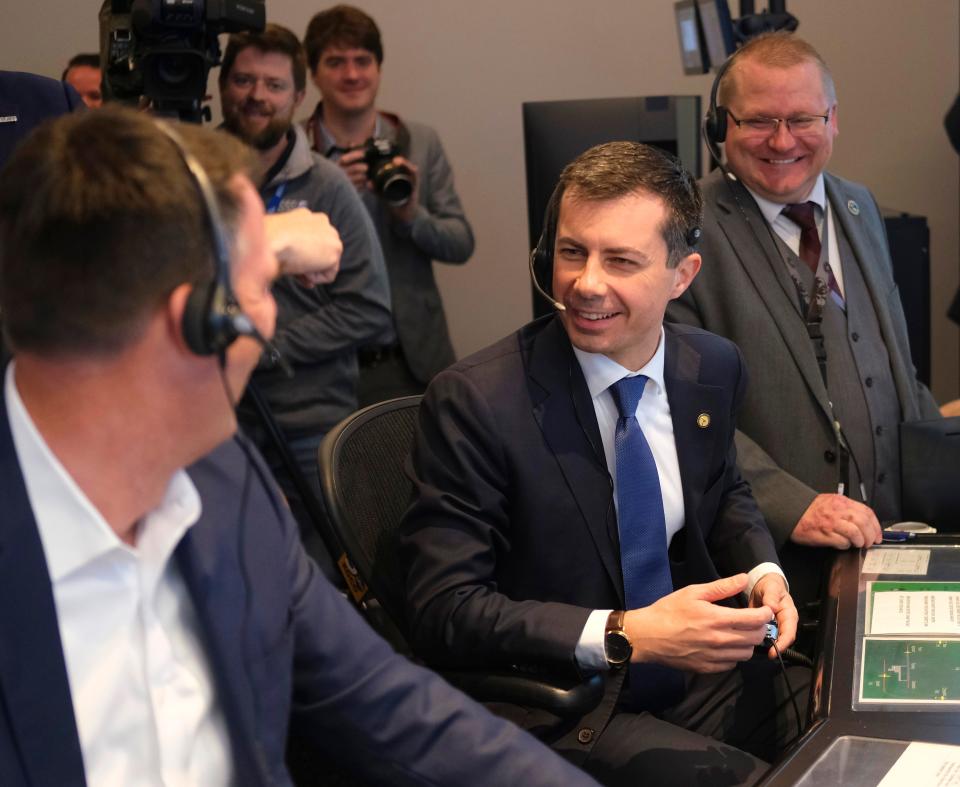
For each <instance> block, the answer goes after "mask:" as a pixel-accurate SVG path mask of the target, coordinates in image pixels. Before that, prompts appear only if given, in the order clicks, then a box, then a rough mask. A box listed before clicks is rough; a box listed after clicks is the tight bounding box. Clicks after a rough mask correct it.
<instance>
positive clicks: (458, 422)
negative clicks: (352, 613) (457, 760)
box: [402, 316, 777, 729]
mask: <svg viewBox="0 0 960 787" xmlns="http://www.w3.org/2000/svg"><path fill="white" fill-rule="evenodd" d="M665 337H666V348H665V359H664V375H665V383H666V388H667V395H668V397H669V401H670V410H671V417H672V420H673V428H674V437H675V442H676V447H677V456H678V460H679V465H680V476H681V479H682V485H683V502H684V512H685V523H684V527H683V528H682V529H681V530H680V531H679V532H678V533H677V534H676V535H675V536H674V538H673V541H672V543H671V546H670V559H671V570H672V573H673V582H674V587H676V588H679V587H683V586H685V585H688V584H690V583H694V582H709V581H712V580H715V579H717V578H719V577H720V576H724V575H729V574H734V573H737V572H740V571H748V570H749V569H751V568H753V567H754V566H756V565H757V564H759V563H762V562H765V561H770V562H777V557H776V550H775V548H774V544H773V540H772V538H771V536H770V533H769V531H768V530H767V528H766V525H765V524H764V521H763V519H762V517H761V516H760V513H759V511H758V509H757V506H756V504H755V502H754V500H753V497H752V495H751V493H750V489H749V487H748V485H747V484H746V482H744V481H743V479H742V478H741V477H740V473H739V470H738V469H737V465H736V450H735V448H734V444H733V435H734V430H735V423H736V417H735V413H736V408H737V404H738V402H739V400H740V398H741V397H742V394H743V389H744V386H745V384H746V379H745V371H744V367H743V363H742V359H741V357H740V353H739V350H737V348H736V346H735V345H733V344H732V343H731V342H729V341H727V340H726V339H722V338H720V337H718V336H715V335H713V334H709V333H707V332H705V331H702V330H699V329H695V328H688V327H686V326H673V325H667V326H665ZM703 414H706V415H707V416H709V424H708V425H706V426H704V425H703V424H704V420H705V419H703V418H702V417H701V416H702V415H703ZM611 471H612V469H609V470H608V468H607V466H606V460H605V457H604V453H603V444H602V442H601V439H600V432H599V428H598V426H597V419H596V415H595V412H594V408H593V403H592V400H591V398H590V393H589V391H588V389H587V386H586V381H585V380H584V377H583V373H582V371H581V369H580V364H579V363H578V362H577V359H576V356H575V355H574V353H573V350H572V348H571V346H570V342H569V340H568V338H567V335H566V332H565V330H564V328H563V326H562V324H561V322H560V320H559V319H558V318H556V317H553V316H550V317H546V318H543V319H541V320H538V321H536V322H533V323H531V324H529V325H527V326H526V327H524V328H523V329H521V330H520V331H519V332H518V333H516V334H514V335H512V336H509V337H507V338H506V339H504V340H502V341H500V342H498V343H497V344H495V345H493V346H492V347H489V348H487V349H486V350H483V351H481V352H479V353H477V354H476V355H474V356H471V357H470V358H467V359H464V360H463V361H461V362H459V363H457V364H456V365H454V366H453V367H451V368H450V369H448V370H446V371H444V372H441V373H440V374H439V375H438V376H437V377H436V378H435V379H434V381H433V382H432V383H431V385H430V387H429V388H428V390H427V393H426V396H425V398H424V401H423V404H422V406H421V409H420V434H419V436H418V438H417V440H416V442H415V446H414V451H413V455H412V473H413V477H414V482H415V484H416V485H417V489H418V495H417V498H416V501H415V502H414V504H413V506H412V508H411V509H410V511H409V512H408V514H407V518H406V520H405V523H404V528H403V542H402V543H403V549H404V557H405V560H406V562H407V564H408V566H409V570H408V575H407V598H408V616H409V621H408V622H409V627H410V629H411V636H412V639H413V641H414V643H415V647H416V649H417V650H418V651H419V653H420V654H421V655H423V656H424V657H425V658H427V659H428V660H430V661H432V662H435V663H447V664H450V663H458V664H464V663H470V664H497V665H501V666H505V665H518V666H520V667H521V668H522V669H524V670H526V671H538V670H539V671H551V672H555V673H556V672H558V671H559V672H563V671H569V670H574V669H575V658H574V652H575V649H576V645H577V642H578V640H579V638H580V635H581V633H582V630H583V626H584V624H585V623H586V620H587V617H588V616H589V614H590V612H591V611H592V610H593V609H623V608H624V592H623V575H622V572H621V569H620V547H619V538H618V530H617V518H616V511H615V508H614V503H613V481H612V478H611ZM619 675H620V676H622V675H623V673H622V672H621V673H619ZM620 680H622V678H621V679H620ZM620 680H611V681H608V684H610V685H611V686H612V688H609V689H608V694H610V693H611V692H613V693H615V692H616V691H617V690H618V688H619V685H620ZM608 699H609V697H608ZM613 699H614V700H615V697H614V698H613ZM612 707H613V702H605V703H602V704H601V707H600V709H598V711H596V712H595V714H596V713H600V714H601V716H603V714H606V716H607V717H608V716H609V714H610V712H611V710H612ZM582 724H583V725H584V726H589V727H592V728H593V729H603V727H604V726H605V724H606V718H595V717H594V716H591V717H590V718H589V721H588V720H584V721H583V722H582ZM578 726H579V725H578Z"/></svg>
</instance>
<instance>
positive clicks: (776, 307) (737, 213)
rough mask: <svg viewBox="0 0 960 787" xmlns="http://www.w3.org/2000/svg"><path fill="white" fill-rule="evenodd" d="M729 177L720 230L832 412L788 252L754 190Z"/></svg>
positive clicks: (722, 192)
mask: <svg viewBox="0 0 960 787" xmlns="http://www.w3.org/2000/svg"><path fill="white" fill-rule="evenodd" d="M724 180H726V186H727V187H725V188H722V189H717V191H716V200H715V204H716V207H717V212H718V216H719V217H721V218H722V217H723V216H727V217H728V219H727V220H721V221H720V222H719V224H720V230H721V231H722V232H723V233H724V234H725V235H726V236H727V240H728V241H729V244H730V249H731V250H732V252H733V253H734V254H735V255H736V256H737V259H738V260H739V261H740V264H741V266H743V269H744V270H745V271H746V273H747V275H748V276H749V277H750V279H751V280H752V281H753V284H754V286H755V287H756V290H757V293H758V294H759V296H760V299H761V300H762V301H763V303H764V305H765V306H766V308H767V310H768V311H769V312H770V314H771V315H773V317H774V318H775V319H771V320H770V321H769V322H768V323H767V325H766V326H765V327H766V328H768V329H769V330H775V331H778V332H779V333H780V335H781V336H782V338H783V341H784V343H785V344H786V345H787V348H788V349H789V351H790V355H791V356H792V358H793V360H794V362H795V363H796V364H797V367H798V369H799V370H800V374H801V376H802V377H803V379H804V381H805V382H806V384H807V387H808V388H809V389H810V392H811V393H812V394H813V396H814V398H815V399H816V400H817V402H818V403H819V405H820V407H821V409H822V410H823V412H824V414H825V415H826V416H827V418H830V417H831V416H830V399H829V395H828V394H827V389H826V387H825V386H824V384H823V378H822V377H821V376H820V369H819V367H818V366H817V359H816V356H815V355H814V354H813V349H812V346H811V343H810V337H809V336H808V335H807V329H806V325H805V323H804V319H803V316H802V314H801V312H800V306H799V301H798V298H797V290H796V287H795V285H794V284H793V281H792V280H791V279H790V276H789V275H788V274H787V272H786V271H785V270H784V267H783V254H782V253H781V251H780V249H779V247H778V246H777V245H776V242H775V240H774V234H773V231H772V230H771V229H770V228H769V225H768V224H767V222H766V219H764V217H763V214H762V213H761V212H760V209H759V208H758V207H757V203H756V202H755V201H754V199H753V197H752V196H751V195H750V192H748V191H747V190H746V189H745V188H744V187H743V186H742V185H741V184H740V183H739V182H736V183H735V182H732V181H730V180H729V179H727V178H724ZM734 190H735V191H736V196H734ZM751 227H752V229H751ZM758 244H759V245H760V247H761V248H762V250H763V253H762V254H758V253H756V249H757V245H758ZM707 264H709V262H708V263H707ZM784 317H785V319H784Z"/></svg>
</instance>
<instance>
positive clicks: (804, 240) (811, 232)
mask: <svg viewBox="0 0 960 787" xmlns="http://www.w3.org/2000/svg"><path fill="white" fill-rule="evenodd" d="M815 205H816V203H815V202H801V203H800V204H798V205H787V206H786V207H785V208H784V209H783V215H784V216H786V217H787V218H788V219H790V221H792V222H793V223H794V224H796V225H797V226H798V227H799V228H800V259H801V260H803V261H804V262H805V263H807V267H808V268H810V272H811V273H813V274H814V275H816V273H817V266H818V265H819V264H820V234H819V233H818V232H817V219H816V215H815V214H814V212H813V209H814V206H815Z"/></svg>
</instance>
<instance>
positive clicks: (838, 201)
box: [824, 173, 918, 420]
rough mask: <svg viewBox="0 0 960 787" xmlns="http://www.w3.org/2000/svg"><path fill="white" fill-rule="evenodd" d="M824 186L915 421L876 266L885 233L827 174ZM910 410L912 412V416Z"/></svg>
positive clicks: (909, 383)
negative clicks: (869, 221)
mask: <svg viewBox="0 0 960 787" xmlns="http://www.w3.org/2000/svg"><path fill="white" fill-rule="evenodd" d="M824 184H825V186H826V189H827V198H828V199H829V200H830V206H831V207H832V209H833V217H834V219H835V220H836V221H837V222H838V223H839V224H840V225H841V226H842V227H843V231H844V233H845V234H846V236H847V241H848V242H849V243H850V248H851V249H852V250H853V254H854V256H855V257H856V259H855V260H851V261H850V262H851V264H854V265H857V266H858V269H859V271H860V275H861V276H862V277H863V281H864V283H865V285H866V288H867V295H868V296H869V298H870V302H871V303H872V304H873V312H874V314H875V315H876V318H877V323H878V324H879V326H880V334H881V336H882V337H883V343H884V345H886V348H887V353H888V354H889V356H890V368H891V369H892V370H893V381H894V385H895V386H896V388H897V395H898V397H899V399H900V406H901V411H902V413H903V415H904V418H905V420H910V419H911V418H916V417H917V415H918V414H917V413H916V410H915V405H914V404H913V403H914V402H915V401H916V397H915V388H914V375H913V372H912V368H911V363H912V361H910V360H909V359H907V358H905V357H904V356H903V355H902V354H901V352H900V346H901V345H900V341H898V338H899V337H898V336H897V331H896V327H895V324H894V322H893V314H892V312H891V310H890V309H889V308H888V304H887V295H888V293H887V291H886V290H885V289H884V287H885V282H884V280H883V279H882V277H881V273H880V270H879V269H880V265H878V264H877V259H878V258H881V257H882V256H884V255H883V250H881V249H877V248H876V246H875V241H876V238H877V237H884V234H883V230H882V228H880V227H869V228H868V227H867V226H865V221H866V220H865V218H864V216H865V214H864V212H863V210H862V209H858V210H857V211H856V213H854V212H853V210H851V207H852V206H853V205H856V200H854V199H853V198H852V195H850V194H849V193H848V192H847V191H846V189H844V187H843V184H842V183H841V182H839V181H838V180H837V179H836V178H834V177H833V176H832V175H829V174H826V173H824ZM911 410H913V412H912V414H911Z"/></svg>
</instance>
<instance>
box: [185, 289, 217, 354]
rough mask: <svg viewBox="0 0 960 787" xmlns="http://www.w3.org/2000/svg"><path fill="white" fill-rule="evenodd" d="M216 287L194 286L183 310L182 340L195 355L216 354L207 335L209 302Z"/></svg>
mask: <svg viewBox="0 0 960 787" xmlns="http://www.w3.org/2000/svg"><path fill="white" fill-rule="evenodd" d="M216 286H217V284H216V282H209V283H207V284H198V285H196V286H194V288H193V290H191V292H190V295H189V296H188V297H187V305H186V306H185V307H184V309H183V321H182V322H181V329H182V330H183V340H184V341H185V342H186V343H187V347H189V348H190V350H191V351H192V352H193V353H195V354H196V355H213V354H214V352H216V349H215V348H214V346H213V342H212V341H211V337H210V335H209V334H210V319H209V318H210V301H211V299H212V298H213V289H214V288H215V287H216Z"/></svg>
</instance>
